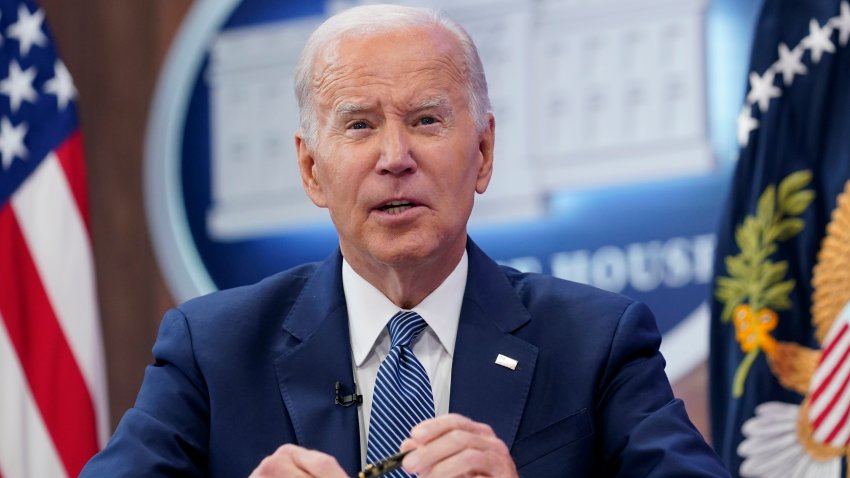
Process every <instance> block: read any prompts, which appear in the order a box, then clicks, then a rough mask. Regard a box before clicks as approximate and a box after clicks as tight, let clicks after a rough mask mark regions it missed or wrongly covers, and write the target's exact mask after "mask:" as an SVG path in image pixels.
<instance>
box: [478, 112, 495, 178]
mask: <svg viewBox="0 0 850 478" xmlns="http://www.w3.org/2000/svg"><path fill="white" fill-rule="evenodd" d="M495 146H496V118H495V117H494V116H493V113H487V126H485V127H484V130H483V131H482V132H481V134H480V135H479V136H478V152H479V153H480V154H481V165H480V166H479V167H478V178H477V179H476V181H475V191H476V192H477V193H478V194H483V193H484V191H486V190H487V186H488V185H489V184H490V178H491V177H492V176H493V148H494V147H495Z"/></svg>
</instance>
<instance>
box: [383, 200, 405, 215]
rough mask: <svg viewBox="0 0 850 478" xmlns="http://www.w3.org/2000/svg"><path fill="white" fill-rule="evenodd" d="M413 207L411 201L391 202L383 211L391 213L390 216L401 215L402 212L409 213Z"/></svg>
mask: <svg viewBox="0 0 850 478" xmlns="http://www.w3.org/2000/svg"><path fill="white" fill-rule="evenodd" d="M412 207H413V204H411V203H410V202H409V201H390V202H388V203H387V204H386V205H384V206H383V207H382V208H381V209H382V210H383V211H384V212H387V213H390V214H399V213H401V212H404V211H407V210H408V209H410V208H412Z"/></svg>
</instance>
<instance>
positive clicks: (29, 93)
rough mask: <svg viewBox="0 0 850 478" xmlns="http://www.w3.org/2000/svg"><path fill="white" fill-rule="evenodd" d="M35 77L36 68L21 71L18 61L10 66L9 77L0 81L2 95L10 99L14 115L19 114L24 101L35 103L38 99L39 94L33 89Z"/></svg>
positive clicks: (14, 61) (13, 61)
mask: <svg viewBox="0 0 850 478" xmlns="http://www.w3.org/2000/svg"><path fill="white" fill-rule="evenodd" d="M35 75H36V69H35V67H34V66H32V67H29V68H27V69H26V70H21V66H20V65H19V64H18V62H17V61H16V60H12V63H10V64H9V76H7V77H6V78H5V79H4V80H2V81H0V93H2V94H4V95H6V96H8V97H9V104H10V106H11V108H12V113H17V112H18V109H19V108H20V107H21V103H22V102H24V101H29V102H30V103H35V100H36V99H37V98H38V93H36V92H35V88H33V87H32V82H33V80H35Z"/></svg>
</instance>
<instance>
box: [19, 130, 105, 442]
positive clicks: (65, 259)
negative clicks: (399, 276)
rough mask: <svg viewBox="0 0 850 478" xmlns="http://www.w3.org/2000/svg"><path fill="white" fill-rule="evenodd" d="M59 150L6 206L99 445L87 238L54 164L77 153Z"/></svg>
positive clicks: (96, 332) (97, 361)
mask: <svg viewBox="0 0 850 478" xmlns="http://www.w3.org/2000/svg"><path fill="white" fill-rule="evenodd" d="M71 146H73V143H72V145H71ZM59 151H61V152H63V153H68V156H66V157H65V158H62V157H58V156H57V155H54V154H50V155H48V156H47V157H46V158H45V159H44V162H43V163H42V164H41V166H39V168H38V170H37V171H35V172H34V173H33V174H32V175H31V176H30V178H29V180H28V181H27V182H26V183H25V184H23V185H22V186H21V187H20V188H19V189H18V191H16V193H15V196H14V197H13V198H12V205H13V209H14V211H15V216H16V217H17V218H18V222H19V224H20V227H21V230H22V233H23V235H24V238H25V239H26V243H27V245H28V246H29V250H30V253H31V254H32V257H33V260H34V261H35V264H36V268H37V271H38V275H39V277H41V279H42V283H43V285H44V289H45V291H46V293H47V296H48V297H49V299H50V303H51V304H52V305H53V308H54V310H55V313H56V317H57V318H58V319H59V326H60V327H61V329H62V332H63V333H64V335H65V337H66V339H67V340H68V343H69V344H70V347H71V352H72V353H73V355H74V357H75V359H76V360H75V361H76V363H77V364H78V365H79V366H80V368H81V372H82V375H83V377H84V378H85V383H86V384H87V386H88V389H89V392H90V394H91V396H92V398H93V399H94V404H95V411H96V414H97V431H98V443H100V444H101V445H103V444H105V443H106V440H107V439H108V436H109V417H108V406H107V393H106V384H105V380H104V377H105V376H106V371H105V368H104V367H105V365H104V363H103V360H102V357H103V350H102V348H103V346H102V341H101V337H100V329H99V326H100V324H99V323H98V322H97V320H96V318H97V317H98V311H97V304H96V292H95V289H94V267H93V260H92V252H91V242H90V240H89V234H88V232H87V231H86V229H85V226H84V222H83V217H82V215H81V213H80V211H79V209H78V207H77V206H76V204H77V200H76V199H75V198H74V191H73V190H74V188H73V186H69V181H68V180H66V178H65V175H64V173H63V169H65V168H62V167H61V166H60V163H70V162H72V161H78V160H79V161H81V160H82V157H79V156H75V153H74V149H73V147H68V144H67V143H66V144H63V145H62V147H60V148H59ZM70 169H73V167H72V168H70ZM57 238H61V240H57Z"/></svg>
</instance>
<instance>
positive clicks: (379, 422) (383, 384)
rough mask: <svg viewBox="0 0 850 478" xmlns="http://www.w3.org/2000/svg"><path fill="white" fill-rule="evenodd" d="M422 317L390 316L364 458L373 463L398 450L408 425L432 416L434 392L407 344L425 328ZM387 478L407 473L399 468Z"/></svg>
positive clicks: (399, 314)
mask: <svg viewBox="0 0 850 478" xmlns="http://www.w3.org/2000/svg"><path fill="white" fill-rule="evenodd" d="M426 326H427V324H426V323H425V320H424V319H423V318H422V317H420V316H419V314H417V313H416V312H411V311H400V312H398V313H397V314H395V315H394V316H393V318H392V319H390V323H389V326H388V327H389V329H390V342H391V345H390V353H389V354H388V355H387V358H385V359H384V361H383V362H381V366H380V367H378V377H377V379H376V380H375V390H374V393H373V394H372V412H371V415H370V416H369V417H370V418H369V439H368V442H367V446H366V460H367V461H368V462H369V463H374V462H376V461H378V460H381V459H383V458H386V457H388V456H390V455H393V454H395V453H397V452H398V448H399V446H400V445H401V442H402V441H404V439H406V438H407V437H408V436H410V429H411V428H413V427H414V426H415V425H416V424H418V423H419V422H421V421H423V420H426V419H428V418H433V417H434V395H433V394H432V392H431V382H430V381H429V380H428V374H427V373H426V372H425V368H424V367H423V366H422V363H420V362H419V360H418V359H417V358H416V356H415V355H413V351H412V350H411V349H410V344H411V343H413V341H414V340H415V339H416V337H418V336H419V334H421V333H422V331H423V330H425V327H426ZM387 476H388V477H390V478H402V477H409V476H411V475H409V474H407V473H406V472H405V471H404V470H402V469H399V470H396V471H393V472H392V473H390V474H388V475H387Z"/></svg>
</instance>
